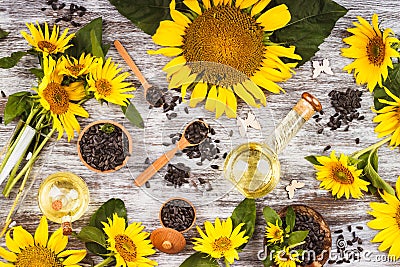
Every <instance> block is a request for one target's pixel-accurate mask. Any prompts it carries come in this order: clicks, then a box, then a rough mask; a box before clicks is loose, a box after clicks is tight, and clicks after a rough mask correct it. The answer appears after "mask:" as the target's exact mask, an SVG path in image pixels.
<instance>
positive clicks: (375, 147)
mask: <svg viewBox="0 0 400 267" xmlns="http://www.w3.org/2000/svg"><path fill="white" fill-rule="evenodd" d="M390 139H391V137H390V136H389V137H387V138H385V139H383V140H381V141H379V142H377V143H375V144H373V145H371V146H369V147H367V148H364V149H362V150H360V151H357V152H354V153H353V154H351V157H352V158H355V159H358V158H359V157H360V156H361V155H363V154H365V153H367V152H369V151H372V150H375V149H377V148H379V147H381V146H382V145H383V144H385V143H387V142H389V141H390Z"/></svg>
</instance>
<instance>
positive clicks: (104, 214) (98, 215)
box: [89, 198, 128, 230]
mask: <svg viewBox="0 0 400 267" xmlns="http://www.w3.org/2000/svg"><path fill="white" fill-rule="evenodd" d="M114 213H116V214H117V215H118V216H119V217H121V218H124V219H125V222H126V223H128V218H127V212H126V208H125V204H124V202H123V201H122V200H121V199H118V198H112V199H110V200H108V201H107V202H105V203H104V204H103V205H101V207H100V208H99V209H98V210H97V211H96V212H95V213H94V214H93V215H92V217H91V218H90V222H89V226H93V227H97V228H99V229H101V230H102V229H103V227H104V225H103V224H102V223H101V222H105V223H108V220H107V218H110V219H112V216H113V214H114Z"/></svg>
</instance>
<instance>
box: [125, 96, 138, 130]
mask: <svg viewBox="0 0 400 267" xmlns="http://www.w3.org/2000/svg"><path fill="white" fill-rule="evenodd" d="M128 101H129V100H128ZM121 109H122V112H123V113H124V115H125V117H126V118H127V119H128V120H129V121H130V122H131V123H132V124H133V125H135V126H136V127H139V128H140V129H143V128H144V122H143V119H142V116H141V115H140V113H139V111H138V110H137V109H136V107H135V105H134V104H133V103H132V102H130V101H129V104H128V106H127V107H126V106H121Z"/></svg>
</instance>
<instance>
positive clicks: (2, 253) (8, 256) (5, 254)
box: [0, 247, 18, 262]
mask: <svg viewBox="0 0 400 267" xmlns="http://www.w3.org/2000/svg"><path fill="white" fill-rule="evenodd" d="M0 257H2V258H3V259H5V260H6V261H9V262H15V261H16V260H17V259H18V257H17V255H15V254H14V253H13V252H10V251H8V250H6V249H4V248H2V247H0Z"/></svg>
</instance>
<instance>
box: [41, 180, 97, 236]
mask: <svg viewBox="0 0 400 267" xmlns="http://www.w3.org/2000/svg"><path fill="white" fill-rule="evenodd" d="M38 201H39V208H40V210H41V211H42V212H43V215H45V216H46V217H47V218H48V219H49V220H50V221H53V222H56V223H60V224H62V227H63V230H64V231H63V232H64V234H65V235H68V234H71V232H72V228H71V223H72V222H74V221H76V220H78V219H79V218H80V217H82V215H83V214H84V213H85V212H86V210H87V207H88V205H89V190H88V187H87V185H86V183H85V181H83V180H82V178H80V177H78V176H77V175H75V174H73V173H69V172H58V173H54V174H52V175H50V176H49V177H47V178H46V179H45V180H44V181H43V182H42V184H41V185H40V188H39V194H38Z"/></svg>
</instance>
